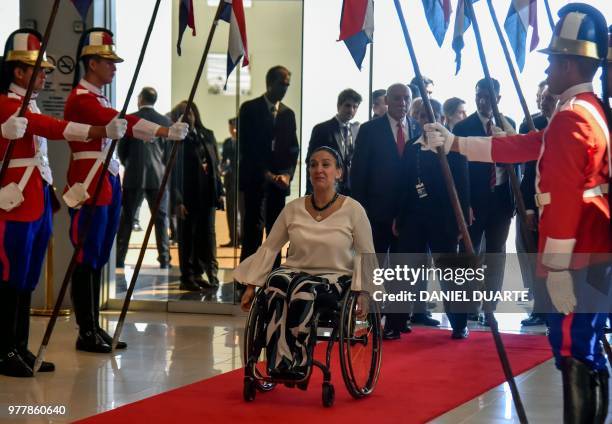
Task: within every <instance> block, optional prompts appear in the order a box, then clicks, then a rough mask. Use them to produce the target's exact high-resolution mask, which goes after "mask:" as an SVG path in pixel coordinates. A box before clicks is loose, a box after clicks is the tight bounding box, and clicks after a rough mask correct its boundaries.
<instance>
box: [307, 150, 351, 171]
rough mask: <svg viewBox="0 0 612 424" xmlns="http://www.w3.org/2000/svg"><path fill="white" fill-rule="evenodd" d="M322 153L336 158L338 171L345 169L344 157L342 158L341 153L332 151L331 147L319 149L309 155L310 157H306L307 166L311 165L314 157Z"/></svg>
mask: <svg viewBox="0 0 612 424" xmlns="http://www.w3.org/2000/svg"><path fill="white" fill-rule="evenodd" d="M321 151H324V152H327V153H329V154H330V155H332V156H333V157H334V159H335V160H336V168H338V169H343V168H344V165H343V162H342V156H340V153H338V152H337V151H336V150H335V149H332V148H331V147H329V146H321V147H317V148H316V149H314V150H313V151H312V152H310V153H309V154H308V157H306V165H310V159H311V158H312V155H314V154H315V153H317V152H321Z"/></svg>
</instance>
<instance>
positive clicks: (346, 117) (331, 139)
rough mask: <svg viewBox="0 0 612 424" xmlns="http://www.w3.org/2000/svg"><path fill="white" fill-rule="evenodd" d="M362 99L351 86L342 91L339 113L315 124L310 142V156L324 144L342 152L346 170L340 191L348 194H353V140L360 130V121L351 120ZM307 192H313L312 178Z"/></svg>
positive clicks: (339, 96) (340, 184) (339, 97)
mask: <svg viewBox="0 0 612 424" xmlns="http://www.w3.org/2000/svg"><path fill="white" fill-rule="evenodd" d="M361 100H362V99H361V95H359V93H357V92H356V91H355V90H352V89H350V88H347V89H346V90H343V91H342V92H340V94H339V95H338V103H337V108H338V113H337V114H336V116H334V117H333V118H331V119H330V120H328V121H325V122H321V123H320V124H317V125H315V127H314V128H313V129H312V135H311V136H310V142H309V143H308V157H310V154H311V153H312V152H313V151H314V150H315V149H317V148H319V147H322V146H327V147H331V148H332V149H334V150H335V151H337V152H338V153H340V157H341V158H342V163H343V164H344V172H342V180H341V181H339V183H338V192H339V193H341V194H344V195H347V196H348V195H350V194H351V187H350V178H349V175H350V174H349V173H350V169H351V159H352V157H353V150H354V143H353V140H354V139H355V136H356V135H357V132H358V131H359V123H358V122H351V120H352V119H353V118H354V117H355V114H356V113H357V109H359V105H360V104H361ZM306 192H307V193H310V192H312V185H311V184H310V179H307V182H306Z"/></svg>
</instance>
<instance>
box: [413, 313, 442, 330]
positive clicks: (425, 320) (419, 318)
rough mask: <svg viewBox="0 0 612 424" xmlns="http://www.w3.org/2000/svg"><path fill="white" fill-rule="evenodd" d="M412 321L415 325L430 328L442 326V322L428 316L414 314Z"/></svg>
mask: <svg viewBox="0 0 612 424" xmlns="http://www.w3.org/2000/svg"><path fill="white" fill-rule="evenodd" d="M411 321H412V323H413V324H422V325H426V326H428V327H438V326H439V325H440V321H438V320H437V319H433V318H431V317H430V316H428V315H427V314H412V319H411Z"/></svg>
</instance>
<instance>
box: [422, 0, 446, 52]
mask: <svg viewBox="0 0 612 424" xmlns="http://www.w3.org/2000/svg"><path fill="white" fill-rule="evenodd" d="M423 8H424V9H425V18H426V19H427V23H428V24H429V28H430V29H431V32H432V33H433V35H434V38H435V39H436V42H437V43H438V46H441V45H442V43H443V42H444V36H445V35H446V30H447V29H448V24H449V23H450V15H451V4H450V0H423Z"/></svg>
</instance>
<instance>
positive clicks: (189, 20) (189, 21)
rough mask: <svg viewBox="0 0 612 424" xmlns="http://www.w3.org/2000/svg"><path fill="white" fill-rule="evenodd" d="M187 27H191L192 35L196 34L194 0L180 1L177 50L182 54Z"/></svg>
mask: <svg viewBox="0 0 612 424" xmlns="http://www.w3.org/2000/svg"><path fill="white" fill-rule="evenodd" d="M187 27H189V28H191V35H193V36H195V35H196V28H195V17H194V15H193V0H181V2H180V3H179V25H178V40H177V41H176V52H177V53H178V55H179V56H180V55H181V42H182V41H183V34H184V33H185V30H186V29H187Z"/></svg>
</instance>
